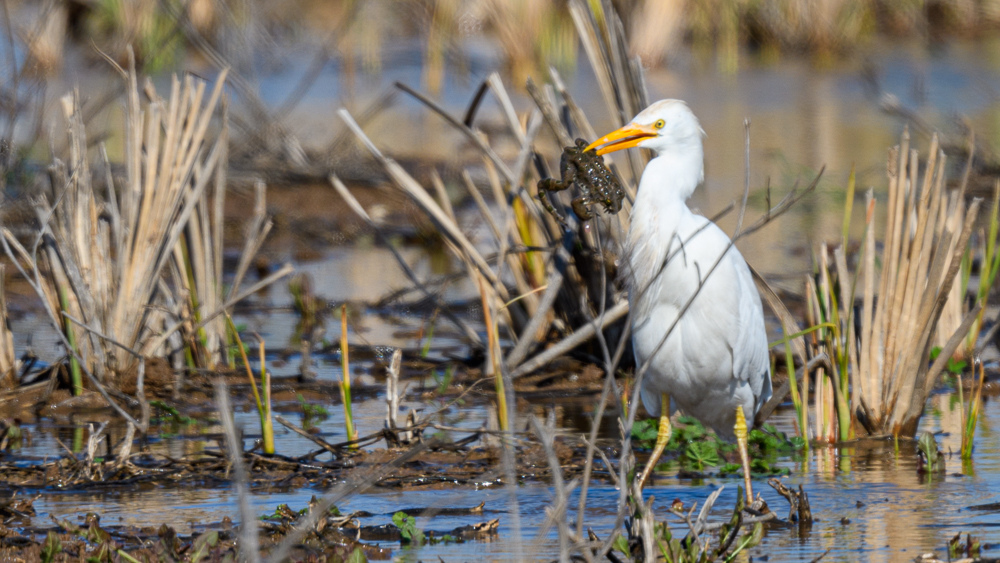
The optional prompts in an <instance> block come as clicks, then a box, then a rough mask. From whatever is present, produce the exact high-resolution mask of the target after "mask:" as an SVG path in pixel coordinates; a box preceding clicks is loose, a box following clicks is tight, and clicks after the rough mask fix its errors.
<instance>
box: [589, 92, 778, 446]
mask: <svg viewBox="0 0 1000 563" xmlns="http://www.w3.org/2000/svg"><path fill="white" fill-rule="evenodd" d="M702 135H704V132H703V131H702V129H701V127H700V125H699V124H698V119H697V118H696V117H695V116H694V114H693V113H692V112H691V110H690V109H688V107H687V105H686V104H685V103H684V102H682V101H679V100H661V101H659V102H656V103H654V104H653V105H651V106H649V107H648V108H646V109H645V110H643V111H642V112H641V113H639V115H637V116H636V117H635V119H633V120H632V122H631V123H629V124H628V125H626V126H625V127H622V128H621V129H619V130H617V131H615V132H613V133H610V134H609V135H607V136H605V137H603V138H601V139H599V140H597V141H595V142H594V143H593V144H592V145H591V147H590V148H597V147H599V148H598V153H600V154H605V153H608V152H612V151H615V150H621V149H624V148H629V147H636V146H637V147H643V148H648V149H652V150H653V151H654V152H655V153H656V156H655V158H653V159H652V160H651V161H650V162H649V164H647V165H646V169H645V171H644V172H643V174H642V180H641V181H640V182H639V191H638V194H637V196H636V200H635V205H634V206H633V209H632V216H631V227H630V229H629V233H628V241H627V245H626V249H625V250H626V252H625V260H626V263H625V269H624V275H625V281H626V284H627V286H628V290H629V302H630V305H631V308H632V342H633V346H634V348H635V355H636V362H637V364H638V365H640V366H641V365H643V363H645V362H646V361H647V360H648V359H649V358H651V357H652V361H651V362H650V365H649V370H648V372H647V373H646V374H645V376H644V378H643V382H642V399H643V404H644V405H645V406H646V410H648V411H649V412H650V414H652V415H653V416H659V415H660V411H661V408H660V405H661V401H660V398H661V396H662V395H663V394H666V395H669V397H670V399H671V400H672V401H673V404H674V405H676V406H677V407H679V408H680V410H681V411H683V412H685V413H686V414H689V415H691V416H694V417H695V418H698V419H699V420H701V421H702V422H703V423H704V424H705V425H706V426H709V427H711V428H713V429H715V431H716V432H718V433H719V434H720V435H722V436H724V437H730V438H731V437H732V436H733V435H734V432H733V427H734V425H735V424H736V408H737V407H738V406H739V407H743V412H744V415H745V417H746V419H747V420H751V421H752V420H753V417H754V415H755V414H756V412H757V410H758V409H759V408H760V406H761V405H762V404H763V403H764V402H765V401H766V400H767V399H768V398H769V397H770V396H771V375H770V363H769V359H768V346H767V333H766V331H765V328H764V314H763V310H762V307H761V301H760V295H759V294H758V293H757V289H756V288H755V287H754V282H753V277H752V275H751V273H750V268H749V267H748V266H747V263H746V261H745V260H744V259H743V256H742V255H741V254H740V252H739V250H737V249H736V247H735V246H734V245H733V244H732V242H731V241H730V239H729V237H728V236H727V235H726V234H725V233H724V232H723V231H722V229H720V228H719V227H718V226H717V225H715V224H714V223H712V222H711V221H709V220H708V219H706V218H705V217H703V216H701V215H695V214H694V213H693V212H692V211H691V210H690V209H689V208H688V206H687V203H686V201H687V199H688V197H690V196H691V194H692V193H693V192H694V190H695V188H697V187H698V185H699V184H700V183H701V182H702V180H703V179H704V154H703V149H702V141H701V139H702ZM720 257H721V260H720ZM716 262H718V265H716ZM713 266H714V270H713ZM699 287H700V290H699ZM695 293H697V296H696V297H695V298H694V300H693V301H692V302H691V304H690V306H689V307H688V309H687V310H686V311H684V312H683V313H682V310H683V308H684V306H685V304H687V303H688V301H689V300H690V299H691V297H692V296H693V295H695ZM678 315H680V317H679V320H678ZM675 321H676V326H675V327H673V329H672V331H671V326H672V325H673V324H674V323H675ZM668 331H671V332H670V333H669V335H668V334H667V332H668ZM664 338H665V339H664ZM667 433H668V435H669V429H668V430H667Z"/></svg>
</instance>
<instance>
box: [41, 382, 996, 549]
mask: <svg viewBox="0 0 1000 563" xmlns="http://www.w3.org/2000/svg"><path fill="white" fill-rule="evenodd" d="M367 403H378V404H379V406H381V401H368V402H364V403H361V404H359V405H358V407H360V410H361V411H362V412H363V411H364V410H365V409H366V408H369V407H370V406H371V405H367ZM948 403H950V396H949V395H947V394H941V395H937V396H935V397H934V398H933V399H932V407H933V408H934V410H935V412H936V413H938V414H930V415H928V416H927V417H926V418H925V421H924V424H923V426H924V428H925V429H927V430H930V431H937V430H940V429H942V428H943V429H944V430H946V431H947V430H950V431H952V432H954V431H955V430H956V427H957V412H956V411H952V410H950V409H949V407H948ZM335 412H336V411H335ZM790 415H791V413H790V412H789V411H787V410H785V411H783V412H779V413H778V415H776V419H775V420H774V421H775V422H776V423H777V424H778V426H779V427H787V426H789V425H790V424H791V416H790ZM984 415H985V416H984V417H983V419H982V421H981V423H980V426H979V429H978V434H977V440H976V452H975V456H974V460H973V463H972V466H971V471H968V472H967V473H963V471H965V469H963V467H962V464H961V461H960V460H959V458H958V456H957V455H956V456H953V457H949V458H948V459H947V471H946V473H945V474H943V475H940V476H934V477H927V476H922V475H919V474H918V472H917V460H916V456H915V455H913V454H912V452H907V451H905V448H904V451H902V452H901V453H899V454H896V453H894V450H893V446H892V444H891V443H884V444H881V445H876V446H874V447H872V446H870V445H869V446H865V447H860V446H850V445H848V446H844V447H840V448H835V447H826V448H824V447H813V448H812V449H811V450H810V451H809V453H808V454H807V455H806V456H805V457H804V459H803V460H801V461H792V460H788V459H786V460H784V461H781V462H780V463H779V465H780V466H783V467H787V468H788V469H790V470H791V474H790V475H789V476H787V477H784V478H783V481H784V482H785V483H786V484H788V485H790V486H797V485H799V484H801V485H803V487H804V488H805V490H806V492H807V493H808V494H809V499H810V502H811V504H812V509H813V514H814V515H815V516H816V518H817V519H818V521H817V522H815V523H814V524H813V526H812V528H811V529H810V530H809V531H807V532H800V531H799V530H798V529H797V528H794V527H793V528H790V529H781V528H775V529H771V530H769V531H767V533H766V534H765V536H764V540H763V542H762V543H761V544H760V545H759V546H758V547H755V548H753V549H752V550H750V552H749V555H751V556H753V557H754V559H755V560H757V559H758V558H759V557H761V556H764V555H767V556H769V557H770V558H771V559H770V560H772V561H804V560H810V559H813V558H814V557H817V556H818V555H820V554H822V553H823V552H825V551H826V550H827V549H831V552H830V553H829V554H828V555H827V559H829V560H833V561H853V560H868V561H900V560H911V559H912V558H913V557H915V556H916V555H917V554H920V553H925V552H928V551H934V552H937V553H938V554H939V555H943V554H944V553H945V552H946V547H945V546H946V545H947V541H948V540H949V539H950V538H951V537H952V536H954V535H955V534H957V533H959V532H963V533H971V534H972V535H973V536H974V537H976V538H978V539H980V540H981V541H982V542H983V545H984V547H985V549H984V555H990V556H993V555H996V554H997V553H1000V550H998V549H997V548H995V547H992V546H994V545H998V544H1000V510H986V511H978V510H969V507H972V506H976V505H982V504H987V503H993V502H998V501H1000V480H998V479H997V478H996V476H997V475H1000V433H998V432H996V431H995V430H994V428H993V427H994V426H995V425H996V424H997V421H1000V401H995V400H992V401H988V402H987V403H986V405H985V409H984ZM238 419H239V420H240V421H241V422H242V423H243V426H244V428H248V429H249V428H253V420H252V417H248V416H239V417H238ZM296 422H298V421H297V420H296ZM339 422H340V420H339V419H338V417H337V416H336V415H334V416H333V417H331V419H330V420H329V421H328V422H326V423H324V424H323V427H324V428H328V427H332V426H336V425H337V424H338V423H339ZM361 424H362V425H364V424H365V423H364V422H363V423H361ZM568 430H571V431H572V430H576V431H582V429H568ZM38 434H39V432H37V431H36V436H37V435H38ZM287 438H288V436H281V437H280V438H279V444H281V445H282V450H283V453H286V454H288V455H295V453H296V451H293V450H297V448H296V447H295V446H294V441H292V442H289V441H288V440H287ZM64 439H65V438H64ZM956 440H957V435H956V434H954V433H952V434H950V435H948V434H943V435H939V436H938V441H939V443H940V444H941V446H942V450H944V452H946V454H947V452H948V451H949V449H950V450H951V451H955V450H957V448H958V444H957V441H956ZM178 441H180V439H179V438H169V437H167V438H163V439H162V445H163V446H165V447H166V449H167V450H170V449H171V442H178ZM183 444H184V445H183V447H185V448H189V447H207V448H209V449H215V447H216V446H215V444H206V443H200V442H198V440H197V439H194V440H191V439H185V440H184V441H183ZM160 447H161V446H159V445H154V446H153V449H154V450H157V449H159V448H160ZM286 448H287V449H288V451H285V449H286ZM306 449H309V448H308V447H306ZM25 453H27V452H25ZM738 483H739V481H738V479H734V478H719V477H707V478H705V479H698V480H691V479H679V478H677V477H676V476H675V475H674V474H671V473H666V474H661V475H658V476H657V477H656V480H655V482H654V483H653V484H652V485H651V486H649V487H647V488H646V493H647V494H648V495H651V496H653V497H655V498H656V502H655V506H656V508H657V510H658V514H662V515H666V514H667V511H668V509H669V506H670V504H671V503H672V502H673V501H674V499H680V500H681V501H683V502H684V504H685V505H686V506H690V505H691V503H694V502H699V503H700V502H702V501H703V500H704V499H705V498H706V497H707V496H708V495H709V494H710V493H711V492H712V491H714V490H715V489H716V488H718V487H719V486H723V485H724V486H725V487H726V489H725V491H724V493H723V495H722V497H721V498H720V500H719V502H718V503H717V506H718V507H720V508H718V509H716V510H714V512H713V515H714V519H716V520H725V519H728V516H729V514H728V513H727V511H726V510H725V507H730V506H732V504H733V502H734V499H735V494H736V487H737V485H738ZM754 485H755V487H756V488H757V490H758V491H760V492H762V493H763V495H764V497H765V499H766V500H767V501H768V503H769V505H770V506H771V508H772V509H774V510H776V511H777V512H778V513H779V514H780V515H784V513H785V512H786V511H787V504H786V503H785V501H784V500H783V499H781V498H780V497H779V496H778V495H777V494H775V493H774V491H773V490H771V489H770V488H769V487H767V486H766V484H765V483H764V481H763V480H756V481H755V483H754ZM318 493H319V492H318V491H316V490H313V489H306V490H295V491H287V492H279V493H256V494H254V495H253V496H252V504H253V507H254V509H255V511H256V512H257V513H258V514H261V515H263V514H269V513H271V512H273V511H274V509H275V507H276V506H277V505H278V504H281V503H287V504H289V506H290V507H291V508H293V509H299V508H303V507H305V506H306V503H307V502H308V501H309V499H310V498H311V497H312V496H313V495H316V494H318ZM26 494H30V491H26ZM618 494H619V491H618V490H617V489H616V488H614V487H613V486H610V485H608V484H607V483H601V482H595V483H594V486H592V487H591V489H590V494H589V496H588V511H587V518H586V520H585V521H586V525H587V526H588V527H590V528H593V530H594V531H595V532H596V533H597V534H598V535H599V536H601V537H605V536H606V535H607V533H608V532H609V531H610V530H611V528H612V526H613V524H614V518H615V510H616V506H617V501H618ZM552 500H553V492H552V490H551V488H550V487H547V486H545V485H542V484H537V483H535V484H527V485H521V486H519V487H517V498H516V501H517V508H516V510H518V515H519V520H520V528H516V527H515V526H516V524H515V520H516V519H515V517H514V514H513V512H514V510H515V508H514V504H513V503H512V501H511V499H510V496H509V493H508V491H507V490H506V489H505V488H503V487H502V486H496V485H493V486H481V487H478V488H474V487H459V488H453V489H447V490H421V489H419V488H417V489H411V490H405V491H403V490H371V491H368V492H366V493H363V494H356V495H352V496H350V497H348V498H347V499H346V500H345V501H344V502H341V503H338V507H339V508H340V510H341V511H342V512H344V513H347V512H351V511H358V510H364V511H367V512H370V513H373V514H374V516H371V517H366V518H362V519H361V523H362V524H363V525H379V524H386V523H389V522H391V520H392V513H393V512H395V511H396V510H399V509H403V508H415V507H432V508H433V507H436V508H469V507H473V506H476V505H478V504H479V503H481V502H485V503H486V505H485V507H484V512H483V513H482V514H476V515H470V516H446V515H440V516H435V517H433V518H424V517H420V518H418V520H417V522H418V526H419V527H421V528H424V529H433V530H450V529H452V528H454V527H458V526H463V525H468V524H472V523H475V522H481V521H485V520H489V519H493V518H499V519H500V530H499V535H498V536H496V537H495V538H494V539H493V541H470V542H467V543H463V544H440V545H425V546H422V547H411V548H406V547H401V548H400V549H398V550H397V551H395V553H394V556H395V557H396V558H397V559H399V560H404V561H410V560H412V561H416V560H425V561H426V560H428V559H436V557H438V556H440V557H442V558H443V559H444V560H446V561H452V560H468V559H471V558H474V557H475V558H487V559H489V560H514V559H516V557H517V551H516V549H515V545H516V543H515V538H517V537H520V538H521V539H522V541H523V547H522V550H523V551H522V552H521V553H523V554H524V558H525V559H527V560H530V561H541V560H552V559H556V558H557V557H558V549H559V545H558V538H557V536H556V534H555V531H554V530H551V531H550V532H549V533H547V534H544V535H543V536H542V537H536V534H537V530H539V529H542V527H543V524H545V520H546V513H545V510H546V508H547V507H549V506H551V503H552ZM576 502H577V499H576V496H575V495H574V496H573V498H572V500H571V503H570V506H571V507H575V506H576ZM859 503H860V504H859ZM236 504H237V498H236V495H235V492H234V491H233V490H230V489H218V488H204V489H199V488H181V489H171V488H153V489H149V490H143V491H135V492H123V491H113V492H100V493H94V492H46V493H45V494H43V495H42V496H41V498H40V499H39V500H38V501H37V502H36V503H35V509H36V510H37V511H38V515H37V517H36V521H37V522H45V521H47V520H48V515H49V514H51V515H55V516H58V517H61V518H62V517H68V518H71V519H73V518H75V517H76V516H82V515H83V514H85V513H86V512H88V511H94V512H97V513H99V514H101V516H102V524H104V525H112V526H115V525H131V526H158V525H159V524H163V523H166V524H168V525H171V526H174V527H176V528H177V530H178V531H179V532H181V533H188V532H197V531H198V530H200V529H202V528H203V527H204V526H205V525H206V524H210V523H213V522H219V521H220V520H222V519H223V518H224V517H226V516H229V517H231V518H233V520H234V521H236V522H238V521H239V519H238V515H237V513H236ZM571 517H573V515H572V514H571ZM676 528H677V529H678V530H679V531H680V530H683V526H682V525H678V526H676ZM387 545H388V546H389V547H393V546H392V544H391V543H390V544H387Z"/></svg>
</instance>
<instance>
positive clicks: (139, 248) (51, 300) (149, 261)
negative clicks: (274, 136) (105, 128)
mask: <svg viewBox="0 0 1000 563" xmlns="http://www.w3.org/2000/svg"><path fill="white" fill-rule="evenodd" d="M119 70H121V69H119ZM121 73H122V76H123V77H124V79H125V81H126V86H127V87H126V99H125V131H124V161H125V162H124V177H123V178H122V179H116V178H114V177H113V176H112V173H111V165H110V163H109V162H108V157H107V154H106V151H105V150H104V148H103V146H101V149H100V154H101V156H102V157H103V169H104V177H103V178H101V175H99V174H95V173H94V172H93V171H92V170H91V167H90V163H89V155H88V151H87V146H88V145H87V136H86V132H85V127H84V122H83V117H82V113H81V111H80V106H79V101H78V98H77V96H76V95H75V94H71V95H68V96H66V97H64V98H63V100H62V109H63V113H64V116H65V118H66V120H67V123H68V138H69V144H68V147H69V148H68V152H69V154H68V158H67V160H66V161H63V160H60V159H57V160H55V162H54V163H53V165H52V166H51V168H50V183H51V191H50V193H47V194H43V195H41V196H39V197H38V198H37V199H36V201H35V209H36V212H37V215H38V224H39V230H38V232H37V233H36V236H35V238H34V239H33V240H32V241H31V242H30V244H29V245H27V247H25V246H22V244H21V243H20V242H19V241H18V240H17V239H16V238H15V237H14V236H13V235H12V234H11V232H10V231H9V230H6V229H4V232H3V234H4V236H3V244H4V248H5V250H6V251H7V253H8V255H9V256H11V258H12V259H13V260H14V262H15V264H16V265H18V267H19V268H20V269H21V271H22V273H24V274H25V277H27V278H28V280H29V282H30V283H31V284H32V285H33V287H34V289H35V291H36V292H37V293H38V294H39V295H40V296H41V297H42V299H43V303H44V305H45V307H46V310H47V312H48V314H49V315H50V317H51V319H52V322H53V323H54V324H55V325H56V326H57V327H58V328H59V331H60V333H61V334H62V335H63V343H64V345H65V346H66V348H67V350H68V353H69V356H70V364H71V369H72V370H73V372H74V378H75V379H76V381H75V382H74V386H75V387H76V389H75V391H77V392H79V391H80V388H81V383H80V381H79V376H78V374H77V373H76V372H77V370H81V371H82V372H83V373H84V374H86V375H88V377H89V378H90V380H91V382H92V383H93V384H94V385H96V386H98V388H99V389H100V390H101V391H102V392H104V390H103V388H102V387H101V386H102V385H103V384H110V385H112V386H114V387H119V388H122V387H131V386H132V385H133V384H136V383H137V384H138V386H139V387H140V389H141V373H142V370H141V368H142V358H144V357H148V356H164V355H166V354H168V353H173V352H177V351H178V349H180V348H185V349H186V350H187V352H188V355H189V357H190V356H193V355H198V354H199V353H201V354H209V355H211V357H210V358H206V359H205V360H206V361H205V362H200V363H199V366H204V365H206V364H209V365H210V364H211V363H213V362H215V361H217V360H218V359H220V355H221V354H222V352H223V350H224V346H223V345H222V343H223V341H224V340H225V334H226V332H225V331H226V328H225V325H223V324H222V323H221V319H217V317H218V315H220V314H221V313H222V312H223V311H224V309H225V308H226V307H229V306H231V305H232V303H233V302H234V301H235V300H236V299H239V298H240V297H243V296H245V295H246V294H247V293H248V292H249V291H252V290H253V289H254V288H251V289H249V290H245V291H242V292H240V281H241V277H242V273H243V272H245V270H246V268H247V267H248V264H249V259H250V257H249V256H247V254H250V255H252V253H255V252H256V250H257V249H258V248H259V245H260V239H261V238H262V237H263V235H264V234H266V232H267V228H268V225H269V224H268V223H267V221H266V220H264V218H263V205H262V203H260V202H259V203H258V206H257V213H256V215H255V218H254V221H253V222H252V225H255V226H252V227H251V230H250V233H249V234H250V236H248V243H247V246H246V248H245V252H244V257H243V259H242V260H241V269H240V271H239V272H238V273H237V280H236V281H235V283H234V284H233V286H232V288H230V289H229V290H228V292H225V291H224V288H223V286H222V280H221V267H222V266H221V265H222V242H221V236H222V230H221V229H222V220H221V219H222V217H221V214H222V203H223V199H222V198H223V194H224V191H225V186H226V179H225V178H226V177H225V167H226V161H225V154H226V143H227V141H228V137H227V135H226V130H225V126H223V127H222V128H221V131H220V128H218V127H213V125H212V122H213V116H214V114H215V112H216V110H217V108H218V107H219V105H220V101H221V100H222V94H223V84H224V83H225V76H226V73H225V71H223V72H222V73H221V74H220V76H219V78H218V80H217V82H216V84H215V85H214V86H213V87H212V88H211V89H209V88H208V85H207V84H206V83H204V82H202V81H199V80H196V79H194V78H193V77H190V76H188V77H185V78H184V79H183V80H180V79H177V78H174V80H173V82H172V84H171V91H170V96H169V98H168V99H166V100H164V99H162V98H160V97H159V96H158V95H157V94H156V92H155V89H154V88H153V87H152V84H151V83H147V84H146V86H145V88H144V91H145V94H146V97H147V98H148V100H149V101H148V103H146V104H142V103H141V102H140V94H139V85H138V79H137V77H136V73H135V70H134V66H132V67H131V68H130V69H129V70H128V71H127V72H126V71H124V70H121ZM223 122H225V119H223ZM101 184H103V186H101ZM99 186H101V187H99ZM209 194H211V195H212V198H209ZM262 197H263V192H262V190H259V197H258V199H259V200H261V199H262ZM289 270H290V266H286V268H284V269H282V270H280V271H279V272H276V273H275V274H274V275H272V276H270V277H268V278H267V279H265V280H262V281H261V282H259V283H258V284H257V285H256V286H255V287H259V286H260V285H261V284H264V283H269V282H270V281H273V280H274V279H276V278H277V277H278V276H280V275H284V274H286V273H287V272H288V271H289ZM171 339H173V341H172V340H171ZM199 340H200V341H201V342H202V346H201V347H200V348H195V347H194V346H193V344H194V343H195V341H199ZM184 343H186V344H188V346H187V347H185V346H184ZM198 350H201V352H199V351H198ZM137 378H138V382H137V381H136V379H137Z"/></svg>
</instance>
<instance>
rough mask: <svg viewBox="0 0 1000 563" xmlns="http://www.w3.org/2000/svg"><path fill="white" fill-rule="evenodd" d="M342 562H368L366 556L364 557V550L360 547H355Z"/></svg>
mask: <svg viewBox="0 0 1000 563" xmlns="http://www.w3.org/2000/svg"><path fill="white" fill-rule="evenodd" d="M344 563H368V558H367V557H365V552H364V551H362V550H361V548H360V547H355V548H354V551H352V552H351V554H350V555H348V556H347V559H345V560H344Z"/></svg>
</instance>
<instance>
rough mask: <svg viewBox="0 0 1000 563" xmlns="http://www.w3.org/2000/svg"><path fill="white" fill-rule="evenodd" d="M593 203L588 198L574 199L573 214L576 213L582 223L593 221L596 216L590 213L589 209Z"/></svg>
mask: <svg viewBox="0 0 1000 563" xmlns="http://www.w3.org/2000/svg"><path fill="white" fill-rule="evenodd" d="M591 203H592V201H591V200H590V198H589V197H587V196H580V197H578V198H576V199H574V200H573V213H576V216H577V217H579V218H580V220H581V221H587V220H589V219H591V218H592V217H593V216H594V214H593V212H591V211H590V208H589V207H587V206H588V205H590V204H591Z"/></svg>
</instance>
